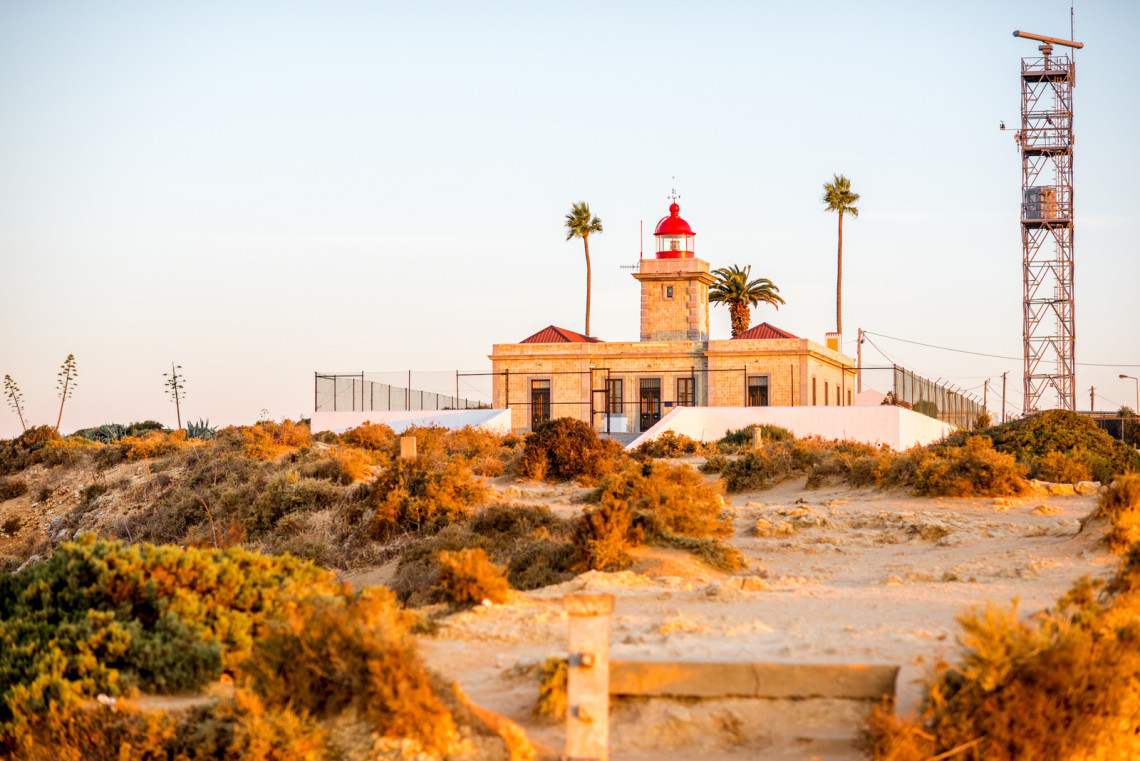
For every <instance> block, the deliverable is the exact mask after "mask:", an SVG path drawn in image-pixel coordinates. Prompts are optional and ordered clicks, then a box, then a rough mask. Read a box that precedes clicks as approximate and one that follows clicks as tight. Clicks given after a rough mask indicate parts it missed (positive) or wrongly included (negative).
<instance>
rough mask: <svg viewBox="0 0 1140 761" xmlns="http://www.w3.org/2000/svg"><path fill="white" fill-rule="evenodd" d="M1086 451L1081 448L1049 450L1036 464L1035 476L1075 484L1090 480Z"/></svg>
mask: <svg viewBox="0 0 1140 761" xmlns="http://www.w3.org/2000/svg"><path fill="white" fill-rule="evenodd" d="M1087 458H1088V453H1087V452H1085V451H1084V450H1083V449H1081V448H1079V447H1078V448H1077V449H1074V450H1072V451H1071V452H1049V453H1048V454H1046V455H1045V456H1044V457H1042V458H1041V459H1040V460H1038V461H1037V464H1036V472H1037V477H1038V478H1040V479H1043V480H1045V481H1056V482H1058V483H1063V484H1075V483H1077V482H1078V481H1090V480H1092V470H1091V469H1090V468H1089V466H1088V463H1087Z"/></svg>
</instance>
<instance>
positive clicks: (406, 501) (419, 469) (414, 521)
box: [367, 453, 490, 539]
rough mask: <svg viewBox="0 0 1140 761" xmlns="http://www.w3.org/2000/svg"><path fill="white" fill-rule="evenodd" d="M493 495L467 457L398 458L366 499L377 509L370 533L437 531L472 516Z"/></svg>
mask: <svg viewBox="0 0 1140 761" xmlns="http://www.w3.org/2000/svg"><path fill="white" fill-rule="evenodd" d="M489 495H490V491H489V490H488V489H487V487H486V486H485V485H484V484H483V482H482V481H481V480H480V479H479V478H478V477H476V476H475V475H474V474H473V473H472V472H471V468H470V467H469V466H468V465H467V461H466V460H465V459H464V458H461V457H450V458H449V457H447V456H445V455H442V454H439V453H432V454H421V455H419V456H417V457H415V458H413V459H397V460H396V461H395V462H393V463H392V466H391V467H389V468H387V469H385V470H384V471H383V472H381V473H380V475H379V476H378V477H377V478H376V480H375V481H374V482H373V483H372V484H371V486H370V487H369V494H368V497H367V500H368V503H369V504H370V505H371V506H372V507H373V508H374V509H375V517H374V519H373V525H372V530H371V533H372V535H373V536H374V537H375V538H377V539H386V538H389V537H392V536H394V535H396V534H399V533H404V532H415V531H438V530H439V529H440V528H442V527H443V526H445V525H447V524H448V523H451V522H453V521H456V520H459V519H462V518H465V517H467V516H469V515H470V514H471V510H472V508H473V507H474V506H475V505H478V504H480V503H482V502H484V501H485V500H486V499H487V497H488V496H489Z"/></svg>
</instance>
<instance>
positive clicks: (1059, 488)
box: [1049, 484, 1077, 497]
mask: <svg viewBox="0 0 1140 761" xmlns="http://www.w3.org/2000/svg"><path fill="white" fill-rule="evenodd" d="M1049 493H1050V494H1052V495H1053V496H1054V497H1075V496H1077V491H1076V489H1074V488H1073V485H1072V484H1050V485H1049Z"/></svg>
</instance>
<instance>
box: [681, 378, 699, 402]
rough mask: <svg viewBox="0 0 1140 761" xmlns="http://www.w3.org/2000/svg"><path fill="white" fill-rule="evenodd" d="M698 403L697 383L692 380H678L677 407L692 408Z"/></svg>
mask: <svg viewBox="0 0 1140 761" xmlns="http://www.w3.org/2000/svg"><path fill="white" fill-rule="evenodd" d="M696 403H697V389H696V382H695V381H694V380H693V379H692V378H678V379H677V406H679V407H692V406H694V405H696Z"/></svg>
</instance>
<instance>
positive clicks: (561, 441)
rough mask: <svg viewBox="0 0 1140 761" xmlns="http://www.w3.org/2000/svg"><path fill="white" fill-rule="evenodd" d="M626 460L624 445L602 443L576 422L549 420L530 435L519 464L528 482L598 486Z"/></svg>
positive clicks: (587, 426)
mask: <svg viewBox="0 0 1140 761" xmlns="http://www.w3.org/2000/svg"><path fill="white" fill-rule="evenodd" d="M623 457H624V453H623V452H622V448H621V444H619V443H618V442H616V441H614V440H612V439H599V438H598V435H597V434H596V433H595V432H594V429H593V428H592V427H590V426H589V425H587V424H586V423H583V422H582V421H581V420H575V419H573V418H565V417H564V418H557V419H556V420H548V421H546V422H545V423H543V424H542V425H540V426H538V428H536V429H535V431H534V432H533V433H531V434H528V435H527V437H526V440H525V442H524V444H523V454H522V457H521V459H520V460H519V463H518V468H519V473H520V474H521V475H523V476H524V477H527V478H534V479H545V480H550V481H567V480H570V479H579V480H582V481H586V482H596V481H597V480H598V479H600V478H602V477H603V476H605V475H606V474H608V473H612V472H613V471H614V470H615V469H616V468H617V467H618V465H619V463H620V462H621V460H622V459H623Z"/></svg>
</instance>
